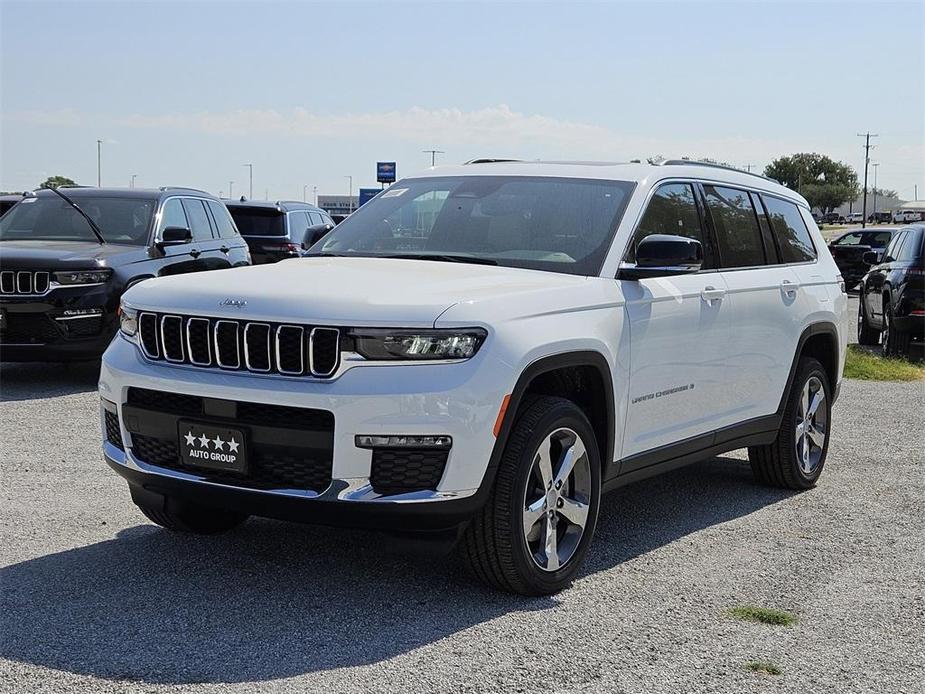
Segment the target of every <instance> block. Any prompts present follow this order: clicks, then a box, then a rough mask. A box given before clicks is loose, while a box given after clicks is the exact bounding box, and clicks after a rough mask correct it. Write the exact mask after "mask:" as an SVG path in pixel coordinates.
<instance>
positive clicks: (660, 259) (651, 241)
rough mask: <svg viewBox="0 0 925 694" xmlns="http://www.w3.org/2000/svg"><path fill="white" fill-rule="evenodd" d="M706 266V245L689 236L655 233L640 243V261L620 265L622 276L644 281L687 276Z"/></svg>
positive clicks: (618, 276)
mask: <svg viewBox="0 0 925 694" xmlns="http://www.w3.org/2000/svg"><path fill="white" fill-rule="evenodd" d="M702 266H703V246H702V245H701V243H700V241H697V240H696V239H689V238H687V237H685V236H670V235H667V234H652V235H650V236H646V237H645V238H644V239H643V240H642V241H640V242H639V245H638V246H636V264H635V265H632V264H629V263H625V264H623V265H621V266H620V272H619V273H618V274H617V278H618V279H623V280H641V279H645V278H646V277H665V276H670V275H687V274H691V273H693V272H697V271H698V270H700V268H701V267H702Z"/></svg>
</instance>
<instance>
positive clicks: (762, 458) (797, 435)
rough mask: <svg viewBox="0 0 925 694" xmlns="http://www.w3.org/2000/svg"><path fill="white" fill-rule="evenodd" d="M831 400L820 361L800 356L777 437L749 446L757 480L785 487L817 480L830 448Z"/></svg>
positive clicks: (805, 486) (809, 484)
mask: <svg viewBox="0 0 925 694" xmlns="http://www.w3.org/2000/svg"><path fill="white" fill-rule="evenodd" d="M831 402H832V397H831V391H830V386H829V378H828V376H826V373H825V369H824V368H823V367H822V364H820V363H819V361H818V360H816V359H812V358H808V357H804V358H802V359H800V363H799V365H798V366H797V374H796V378H794V380H793V386H792V388H791V391H790V394H789V395H788V398H787V406H786V407H785V409H784V416H783V419H782V421H781V426H780V430H779V431H778V433H777V438H776V439H775V440H774V441H773V442H772V443H770V444H768V445H766V446H751V447H749V449H748V459H749V462H750V463H751V466H752V472H753V473H754V475H755V478H756V479H757V480H758V481H759V482H761V483H762V484H767V485H771V486H774V487H783V488H785V489H809V488H811V487H813V486H814V485H815V484H816V480H818V479H819V475H820V474H822V467H823V465H825V456H826V453H827V452H828V448H829V425H830V420H831Z"/></svg>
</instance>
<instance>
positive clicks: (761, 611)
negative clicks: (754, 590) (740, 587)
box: [729, 605, 797, 627]
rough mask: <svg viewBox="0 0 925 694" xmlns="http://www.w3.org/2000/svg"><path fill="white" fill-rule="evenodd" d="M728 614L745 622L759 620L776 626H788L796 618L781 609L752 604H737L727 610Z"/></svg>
mask: <svg viewBox="0 0 925 694" xmlns="http://www.w3.org/2000/svg"><path fill="white" fill-rule="evenodd" d="M729 616H730V617H735V618H736V619H742V620H745V621H746V622H761V623H762V624H774V625H776V626H784V627H789V626H790V625H791V624H793V623H794V622H795V621H797V618H796V617H795V616H793V615H792V614H790V613H789V612H784V611H783V610H773V609H771V608H768V607H755V606H754V605H739V606H738V607H733V608H731V609H730V610H729Z"/></svg>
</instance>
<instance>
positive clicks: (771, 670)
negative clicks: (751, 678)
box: [745, 660, 783, 675]
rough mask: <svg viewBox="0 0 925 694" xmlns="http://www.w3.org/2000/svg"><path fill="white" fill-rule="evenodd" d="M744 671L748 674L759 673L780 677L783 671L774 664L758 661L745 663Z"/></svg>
mask: <svg viewBox="0 0 925 694" xmlns="http://www.w3.org/2000/svg"><path fill="white" fill-rule="evenodd" d="M745 669H746V670H748V671H749V672H759V673H761V674H762V675H780V674H781V673H782V672H783V670H781V669H780V668H779V667H778V666H777V665H775V664H774V663H769V662H766V661H760V660H752V661H750V662H748V663H745Z"/></svg>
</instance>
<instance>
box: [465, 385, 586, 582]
mask: <svg viewBox="0 0 925 694" xmlns="http://www.w3.org/2000/svg"><path fill="white" fill-rule="evenodd" d="M582 448H583V449H584V454H582V453H581V449H582ZM541 450H545V451H548V458H547V459H548V461H549V463H550V464H549V467H548V468H545V472H544V471H543V468H544V467H545V466H542V465H541V464H540V460H541V456H540V451H541ZM570 450H571V451H572V457H571V460H573V466H572V468H571V472H569V473H568V474H565V475H562V473H563V469H562V467H563V466H564V465H566V464H567V463H566V460H567V459H569V456H568V452H569V451H570ZM576 454H577V455H576ZM557 473H558V474H557ZM556 478H559V479H556ZM560 483H561V484H562V486H561V487H560V486H559V484H560ZM550 484H552V486H549V485H550ZM600 496H601V458H600V453H599V451H598V448H597V440H596V439H595V437H594V431H593V430H592V428H591V424H590V423H589V422H588V418H587V417H586V416H585V414H584V413H583V412H582V411H581V409H579V408H578V406H577V405H575V404H574V403H573V402H571V401H569V400H566V399H564V398H556V397H545V396H543V397H538V398H535V399H533V400H532V401H530V402H528V403H526V404H525V406H524V407H522V408H521V410H520V411H519V412H518V414H517V419H516V421H515V423H514V426H513V428H512V429H511V433H510V436H509V438H508V440H507V444H506V446H505V448H504V454H503V455H502V457H501V462H500V463H499V466H498V471H497V473H496V476H495V483H494V487H493V489H492V494H491V497H490V498H489V499H488V501H487V502H486V503H485V506H484V507H483V508H482V509H481V510H480V511H479V512H478V513H477V514H476V516H475V517H474V518H473V519H472V520H471V521H470V523H469V526H468V527H467V528H466V531H465V533H464V535H463V539H462V543H461V547H460V548H461V552H462V555H463V558H464V559H465V561H466V563H467V564H468V565H469V567H470V569H471V571H472V573H473V574H474V575H475V576H476V578H478V579H479V580H481V581H482V582H483V583H486V584H488V585H489V586H491V587H494V588H497V589H499V590H503V591H507V592H511V593H519V594H521V595H532V596H536V595H550V594H553V593H557V592H558V591H560V590H562V589H563V588H565V587H566V586H568V585H569V584H570V583H571V582H572V580H573V579H574V578H575V575H576V574H577V573H578V570H579V569H580V568H581V564H582V561H583V559H584V556H585V554H586V553H587V550H588V545H589V544H590V542H591V538H592V537H593V535H594V529H595V526H596V525H597V514H598V509H599V507H600ZM531 499H532V500H533V502H532V503H531ZM562 508H568V509H569V511H568V512H566V511H562V510H559V509H562ZM581 520H583V522H584V525H583V526H582V525H580V522H581ZM527 526H529V530H527V529H525V528H526V527H527ZM550 538H552V539H553V540H555V550H556V551H555V552H554V553H553V552H549V551H548V548H549V544H547V543H549V542H550Z"/></svg>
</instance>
